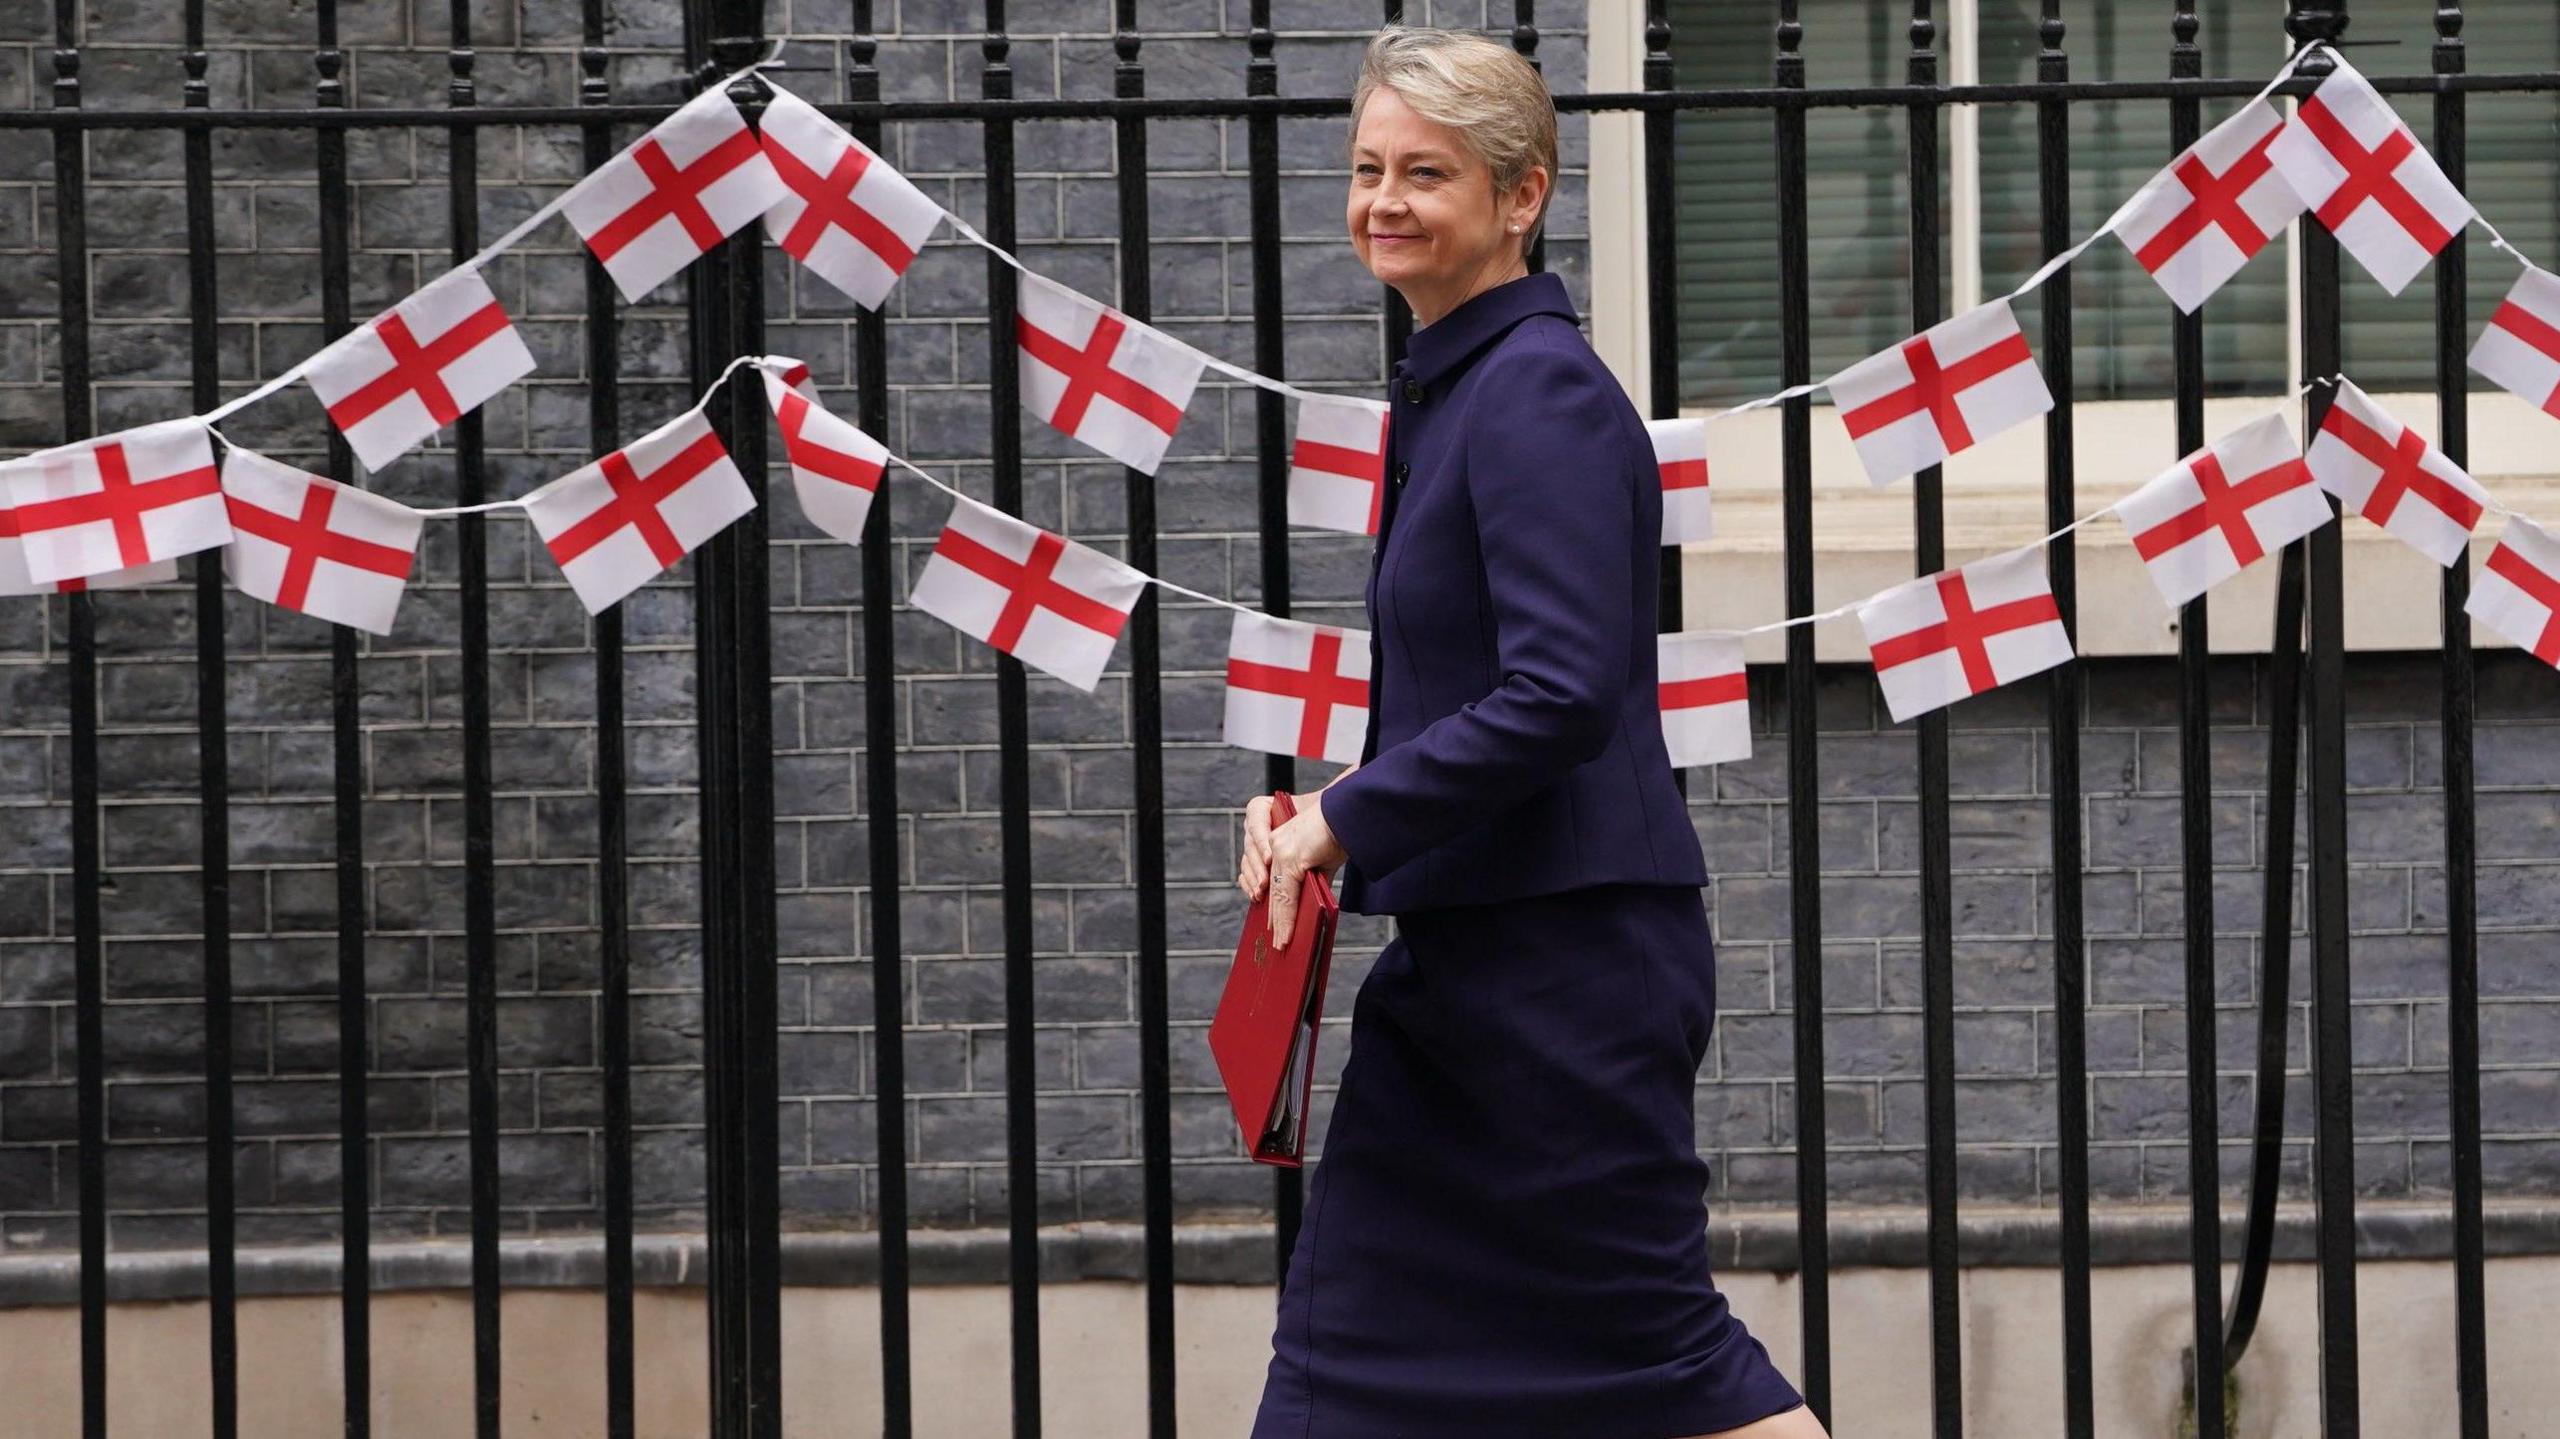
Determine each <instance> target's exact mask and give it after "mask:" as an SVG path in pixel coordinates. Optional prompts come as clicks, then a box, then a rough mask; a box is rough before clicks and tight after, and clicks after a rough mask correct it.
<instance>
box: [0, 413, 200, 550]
mask: <svg viewBox="0 0 2560 1439" xmlns="http://www.w3.org/2000/svg"><path fill="white" fill-rule="evenodd" d="M0 475H6V476H7V480H8V491H9V493H8V499H9V503H10V504H11V505H12V506H13V507H15V509H16V510H17V521H18V534H19V544H20V545H21V546H22V547H23V549H24V552H25V554H26V559H27V576H28V578H29V579H30V580H31V581H33V582H34V583H37V584H49V583H52V582H54V581H57V580H76V579H85V578H87V577H89V576H91V575H103V574H105V573H107V572H108V571H110V570H122V569H131V568H133V567H135V566H137V565H147V564H150V563H151V562H152V561H154V560H174V559H176V558H177V557H178V556H180V555H184V554H192V553H194V552H195V551H197V550H209V549H212V548H213V547H214V546H216V545H223V544H228V543H230V541H231V522H230V520H229V519H228V518H227V517H226V516H225V514H224V511H223V505H222V478H221V476H220V475H219V474H218V473H217V472H216V471H215V470H214V467H213V441H212V438H211V437H210V435H209V433H208V432H207V431H206V429H205V427H204V426H203V425H202V424H201V423H199V422H198V421H196V420H193V419H185V420H165V421H162V422H161V423H159V424H156V425H145V426H143V427H141V428H140V429H133V430H126V431H124V432H123V433H122V434H116V435H109V436H107V437H106V438H105V439H101V440H92V441H90V442H89V443H87V444H84V445H80V446H78V447H76V448H72V449H63V450H54V451H51V452H49V453H46V454H41V455H30V456H28V457H27V458H25V459H23V460H13V461H11V462H10V463H9V464H7V465H6V466H0Z"/></svg>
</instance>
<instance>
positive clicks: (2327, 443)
mask: <svg viewBox="0 0 2560 1439" xmlns="http://www.w3.org/2000/svg"><path fill="white" fill-rule="evenodd" d="M2309 461H2310V465H2311V477H2312V478H2313V479H2315V480H2318V481H2319V482H2320V488H2322V489H2324V490H2327V491H2328V492H2329V493H2330V494H2333V495H2336V496H2337V497H2338V500H2339V502H2340V503H2342V504H2344V505H2345V506H2346V507H2347V508H2348V509H2350V510H2353V511H2355V512H2356V513H2358V514H2360V515H2362V516H2364V517H2365V518H2366V519H2368V520H2371V521H2373V522H2374V523H2375V524H2377V525H2380V526H2382V527H2383V528H2384V529H2386V530H2389V531H2390V532H2391V533H2393V534H2395V535H2398V536H2399V537H2400V538H2401V539H2403V540H2406V541H2408V542H2409V544H2410V545H2411V547H2413V548H2415V549H2416V550H2417V551H2418V552H2419V553H2420V554H2423V555H2425V556H2426V557H2427V558H2429V559H2431V560H2434V561H2435V562H2436V563H2437V564H2440V565H2450V564H2452V563H2453V562H2454V561H2456V560H2458V559H2461V558H2462V556H2463V552H2464V551H2465V549H2467V548H2468V547H2469V545H2470V543H2471V532H2472V531H2473V530H2475V529H2477V528H2479V526H2480V516H2481V515H2482V514H2483V513H2485V512H2486V511H2487V510H2488V507H2489V492H2488V491H2486V490H2484V489H2482V488H2480V486H2479V484H2478V483H2477V482H2475V481H2474V480H2473V479H2472V478H2471V477H2470V476H2469V475H2467V474H2464V473H2463V472H2462V467H2461V466H2460V465H2457V464H2455V463H2454V462H2453V461H2452V460H2450V459H2447V458H2446V457H2445V453H2444V451H2442V450H2439V449H2437V448H2436V447H2435V446H2434V445H2431V444H2429V443H2427V437H2426V436H2424V435H2421V434H2419V433H2418V432H2417V431H2416V430H2413V429H2411V428H2410V427H2408V426H2407V425H2404V424H2402V423H2400V422H2399V421H2398V420H2395V419H2393V418H2392V417H2391V413H2390V412H2389V411H2387V410H2385V409H2383V408H2382V407H2381V406H2380V405H2377V404H2375V403H2374V402H2373V397H2372V396H2371V395H2368V394H2366V393H2365V392H2364V391H2362V390H2359V389H2357V388H2356V387H2355V385H2354V383H2353V382H2352V381H2348V380H2340V381H2339V382H2338V397H2337V399H2336V400H2335V401H2333V402H2332V403H2331V404H2330V406H2329V413H2328V414H2327V415H2326V416H2324V417H2323V418H2322V419H2321V421H2320V433H2318V434H2316V435H2314V436H2312V437H2311V454H2310V457H2309Z"/></svg>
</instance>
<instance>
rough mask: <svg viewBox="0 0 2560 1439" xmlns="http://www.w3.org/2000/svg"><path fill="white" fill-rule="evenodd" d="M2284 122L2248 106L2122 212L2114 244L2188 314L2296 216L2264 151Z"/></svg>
mask: <svg viewBox="0 0 2560 1439" xmlns="http://www.w3.org/2000/svg"><path fill="white" fill-rule="evenodd" d="M2283 129H2284V117H2283V116H2282V115H2280V114H2278V113H2277V112H2276V108H2275V107H2274V106H2273V105H2270V104H2268V103H2267V102H2266V101H2264V100H2253V101H2251V102H2250V103H2249V104H2248V105H2246V106H2243V107H2242V108H2241V110H2240V112H2239V113H2238V114H2236V115H2233V116H2232V117H2231V118H2230V119H2228V120H2225V121H2223V122H2222V123H2221V124H2219V125H2216V126H2214V127H2213V128H2212V129H2211V130H2209V131H2207V132H2206V133H2205V136H2204V138H2203V139H2201V140H2198V141H2197V142H2196V143H2195V144H2194V145H2192V146H2190V147H2189V148H2188V150H2187V152H2186V153H2185V154H2183V155H2180V156H2179V157H2178V158H2177V159H2175V160H2172V161H2170V162H2169V168H2168V169H2166V170H2164V171H2162V172H2160V174H2159V175H2158V176H2156V177H2154V178H2153V180H2152V181H2151V183H2150V184H2148V185H2146V186H2144V187H2143V189H2142V191H2141V193H2139V194H2137V195H2136V196H2135V197H2134V200H2133V203H2132V204H2130V205H2128V206H2126V207H2125V214H2124V218H2123V220H2122V221H2121V222H2120V223H2119V224H2118V225H2117V226H2116V238H2117V239H2119V240H2122V241H2123V242H2124V247H2125V248H2126V249H2128V250H2131V251H2132V252H2133V258H2134V260H2135V261H2136V262H2137V263H2139V264H2140V265H2141V266H2142V268H2143V269H2145V270H2147V271H2149V272H2150V274H2151V278H2152V279H2154V280H2157V281H2159V282H2160V288H2161V289H2163V290H2166V291H2168V292H2169V298H2170V299H2172V300H2174V301H2176V302H2177V305H2178V308H2179V309H2181V310H2186V311H2189V312H2193V311H2194V310H2195V308H2196V307H2197V306H2199V305H2201V304H2203V303H2204V302H2205V301H2206V300H2207V299H2208V298H2210V297H2211V296H2212V294H2213V292H2214V291H2216V290H2219V289H2221V288H2222V282H2223V281H2225V280H2228V279H2230V278H2231V277H2232V276H2233V275H2235V274H2238V273H2239V272H2240V267H2241V266H2242V265H2244V264H2246V263H2248V260H2249V257H2250V256H2252V255H2255V254H2257V253H2258V252H2259V251H2260V250H2263V249H2265V248H2266V247H2267V242H2268V241H2269V240H2271V239H2273V238H2274V237H2275V236H2276V235H2277V234H2279V233H2281V232H2282V231H2283V229H2284V227H2285V226H2287V225H2289V224H2291V223H2293V217H2294V216H2296V215H2299V214H2301V213H2302V208H2303V206H2302V197H2301V196H2300V195H2297V194H2295V193H2294V192H2293V187H2292V186H2291V185H2288V184H2286V183H2285V180H2284V177H2283V176H2282V175H2279V174H2277V173H2276V170H2275V162H2274V160H2273V159H2272V158H2270V156H2269V154H2268V151H2269V150H2270V149H2271V148H2272V147H2273V145H2274V144H2275V138H2276V136H2277V135H2278V134H2279V133H2280V132H2282V131H2283Z"/></svg>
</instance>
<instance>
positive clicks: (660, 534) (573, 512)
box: [524, 410, 756, 614]
mask: <svg viewBox="0 0 2560 1439" xmlns="http://www.w3.org/2000/svg"><path fill="white" fill-rule="evenodd" d="M755 506H756V497H755V494H754V492H753V491H751V490H749V489H748V488H747V482H746V480H745V478H744V477H742V476H741V475H739V473H738V467H737V465H736V464H735V463H734V462H733V461H731V460H730V458H729V452H728V450H727V449H726V448H724V447H723V446H722V445H721V443H720V436H719V435H718V434H716V433H714V432H713V431H712V428H711V422H710V421H709V420H708V419H705V418H704V417H703V414H702V412H701V411H700V410H687V411H685V412H684V413H683V414H681V415H678V416H676V417H675V418H674V419H672V420H670V421H668V422H667V423H666V424H664V425H661V426H659V427H658V428H657V429H655V430H652V431H650V432H649V433H648V434H645V435H642V436H641V437H640V438H639V439H636V440H633V441H632V442H631V443H630V444H628V445H625V446H623V447H622V448H621V449H619V450H616V451H614V452H613V453H612V454H609V455H607V456H605V457H604V458H603V459H601V460H598V461H596V462H595V463H594V464H592V465H588V466H586V467H585V468H584V469H579V470H572V471H570V472H569V473H568V474H565V475H562V476H561V477H560V478H558V479H556V480H553V481H552V482H551V483H549V484H547V485H544V486H543V487H542V488H541V489H538V490H536V491H534V492H533V493H532V494H530V495H527V496H525V498H524V508H525V513H526V514H527V515H528V516H530V517H531V518H532V520H533V528H534V532H535V533H537V534H539V535H541V536H542V539H543V543H544V544H546V545H548V546H549V547H550V550H551V558H552V559H554V560H556V561H558V562H559V565H560V570H561V573H563V574H565V575H567V576H568V578H569V588H571V589H573V590H576V591H577V592H578V599H579V600H580V602H582V603H583V604H585V605H586V607H587V613H589V614H599V613H602V612H603V611H604V610H606V609H609V608H611V607H612V605H613V604H614V603H615V602H616V601H618V600H620V599H621V598H622V597H623V596H625V595H628V594H630V593H631V592H632V591H633V590H636V589H638V588H640V587H641V586H642V585H644V584H647V583H648V582H649V581H650V580H652V579H655V578H656V577H657V576H659V575H661V574H663V573H665V572H666V571H667V570H669V569H671V568H673V567H674V565H675V562H676V561H678V560H680V559H683V558H684V557H685V556H686V555H688V554H690V553H692V552H693V550H694V548H695V547H696V546H698V545H700V544H701V543H702V542H703V541H704V540H707V539H709V538H711V537H712V536H713V535H716V534H718V533H719V532H720V531H721V529H722V528H723V527H724V526H726V525H728V524H729V522H731V521H732V520H735V519H737V518H738V516H740V515H743V514H745V513H746V512H747V511H749V510H751V509H754V508H755Z"/></svg>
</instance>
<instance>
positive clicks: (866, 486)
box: [762, 367, 889, 545]
mask: <svg viewBox="0 0 2560 1439" xmlns="http://www.w3.org/2000/svg"><path fill="white" fill-rule="evenodd" d="M762 373H763V375H764V397H765V400H766V401H767V402H768V403H769V404H771V405H772V406H773V417H774V419H775V421H776V422H778V423H779V424H780V425H781V426H782V450H783V453H784V454H785V455H787V456H789V457H790V460H791V491H792V493H793V494H795V495H798V496H799V497H800V512H801V513H802V514H804V515H807V516H808V517H809V523H811V524H813V525H816V526H817V527H818V528H819V529H821V530H823V531H825V532H826V533H827V534H829V535H832V536H834V537H835V538H837V539H839V540H842V541H844V542H845V543H846V544H849V545H858V544H860V543H862V526H863V522H864V521H865V520H867V519H869V518H870V515H871V499H872V496H874V495H877V494H878V493H880V475H881V472H882V471H883V470H885V469H887V468H888V464H889V448H888V446H886V445H883V444H881V443H880V442H879V441H878V440H875V439H873V438H871V437H870V436H869V435H866V434H864V433H863V432H862V431H861V430H859V429H857V428H855V427H854V426H853V425H852V424H850V423H849V422H847V421H845V420H842V419H839V418H838V417H836V416H835V415H834V414H831V413H829V412H828V411H827V409H826V408H825V407H824V406H821V405H817V404H814V403H812V402H811V401H810V399H809V396H808V395H807V393H805V392H804V391H802V390H799V389H794V388H793V387H792V386H791V383H790V379H789V374H788V371H786V372H784V373H782V374H776V373H775V372H773V371H772V370H765V371H763V372H762ZM803 373H806V368H805V367H803Z"/></svg>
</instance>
